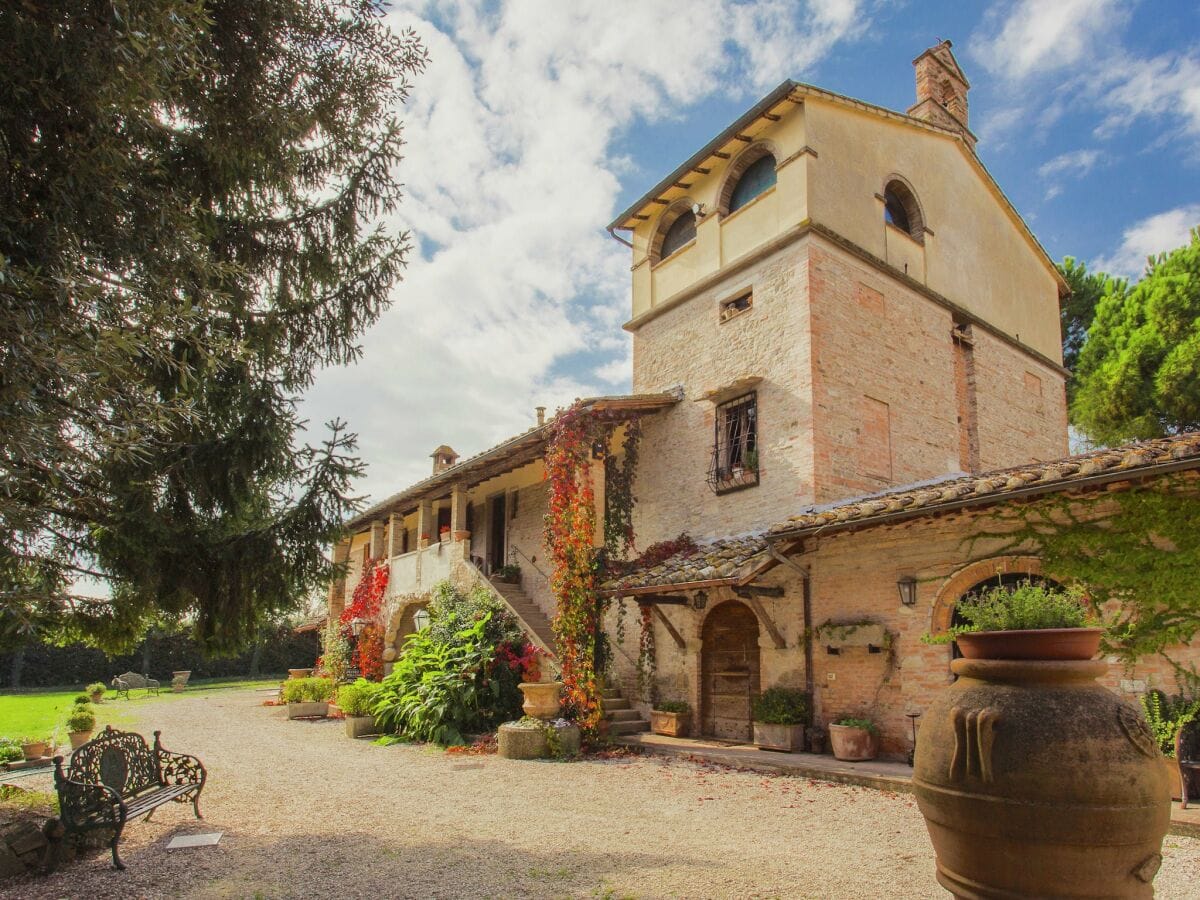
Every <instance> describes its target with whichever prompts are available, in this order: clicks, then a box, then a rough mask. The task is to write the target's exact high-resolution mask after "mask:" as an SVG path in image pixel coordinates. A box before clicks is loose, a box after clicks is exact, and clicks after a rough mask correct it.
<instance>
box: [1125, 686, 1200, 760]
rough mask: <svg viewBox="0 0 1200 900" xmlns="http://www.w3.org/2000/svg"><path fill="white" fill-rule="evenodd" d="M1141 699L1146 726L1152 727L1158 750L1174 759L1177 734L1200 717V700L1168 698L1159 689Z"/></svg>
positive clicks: (1177, 697)
mask: <svg viewBox="0 0 1200 900" xmlns="http://www.w3.org/2000/svg"><path fill="white" fill-rule="evenodd" d="M1139 699H1140V700H1141V701H1142V709H1143V710H1144V711H1145V713H1146V724H1148V725H1149V726H1150V731H1151V732H1152V733H1153V734H1154V739H1155V740H1156V741H1158V748H1159V749H1160V750H1162V752H1163V755H1164V756H1169V757H1171V758H1174V757H1175V734H1176V732H1178V731H1179V729H1180V728H1182V727H1183V726H1184V725H1186V724H1187V723H1188V722H1191V721H1192V720H1193V719H1195V718H1196V716H1197V715H1200V699H1195V700H1193V699H1191V698H1189V697H1184V696H1175V697H1168V696H1167V695H1166V694H1164V693H1163V692H1162V691H1160V690H1158V689H1155V690H1152V691H1150V692H1149V693H1146V694H1143V695H1142V696H1141V697H1140V698H1139Z"/></svg>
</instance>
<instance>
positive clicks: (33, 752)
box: [21, 737, 50, 760]
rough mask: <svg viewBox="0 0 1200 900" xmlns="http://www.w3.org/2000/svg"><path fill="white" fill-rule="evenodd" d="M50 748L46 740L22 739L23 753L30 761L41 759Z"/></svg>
mask: <svg viewBox="0 0 1200 900" xmlns="http://www.w3.org/2000/svg"><path fill="white" fill-rule="evenodd" d="M49 748H50V743H49V742H48V741H47V740H46V739H45V738H32V737H23V738H21V753H22V754H23V755H24V756H25V758H26V759H28V760H35V759H41V758H42V757H43V756H45V755H46V751H47V750H48V749H49Z"/></svg>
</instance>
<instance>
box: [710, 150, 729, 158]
mask: <svg viewBox="0 0 1200 900" xmlns="http://www.w3.org/2000/svg"><path fill="white" fill-rule="evenodd" d="M713 156H715V157H716V158H717V159H729V154H728V153H722V152H721V151H720V150H714V151H713Z"/></svg>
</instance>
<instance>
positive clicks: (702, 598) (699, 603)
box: [692, 591, 708, 610]
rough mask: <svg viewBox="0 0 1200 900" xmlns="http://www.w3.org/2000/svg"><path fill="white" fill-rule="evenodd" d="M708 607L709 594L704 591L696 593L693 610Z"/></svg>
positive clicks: (693, 599)
mask: <svg viewBox="0 0 1200 900" xmlns="http://www.w3.org/2000/svg"><path fill="white" fill-rule="evenodd" d="M706 606H708V594H706V593H704V591H696V596H694V597H693V598H692V609H695V610H701V609H704V607H706Z"/></svg>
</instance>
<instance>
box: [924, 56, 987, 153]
mask: <svg viewBox="0 0 1200 900" xmlns="http://www.w3.org/2000/svg"><path fill="white" fill-rule="evenodd" d="M951 46H952V45H951V43H950V42H949V41H940V42H939V43H938V44H937V45H936V46H934V47H930V48H929V49H928V50H926V51H925V52H924V53H922V54H921V55H920V56H918V57H917V58H916V59H914V60H913V68H914V69H915V70H916V77H917V102H916V103H915V104H914V105H913V106H910V107H909V109H908V114H909V115H910V116H913V117H914V118H917V119H924V120H925V121H926V122H930V123H932V124H934V125H940V126H942V127H943V128H949V129H952V130H954V131H957V132H959V133H960V134H961V135H962V136H963V138H964V139H965V140H966V142H967V145H968V146H969V147H970V148H971V149H972V150H973V149H975V135H973V134H971V130H970V128H969V127H968V117H967V91H969V90H970V89H971V85H970V83H969V82H968V81H967V76H966V75H964V74H963V70H962V68H961V67H960V66H959V64H958V60H957V59H955V58H954V53H953V51H952V50H951V49H950V48H951Z"/></svg>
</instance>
